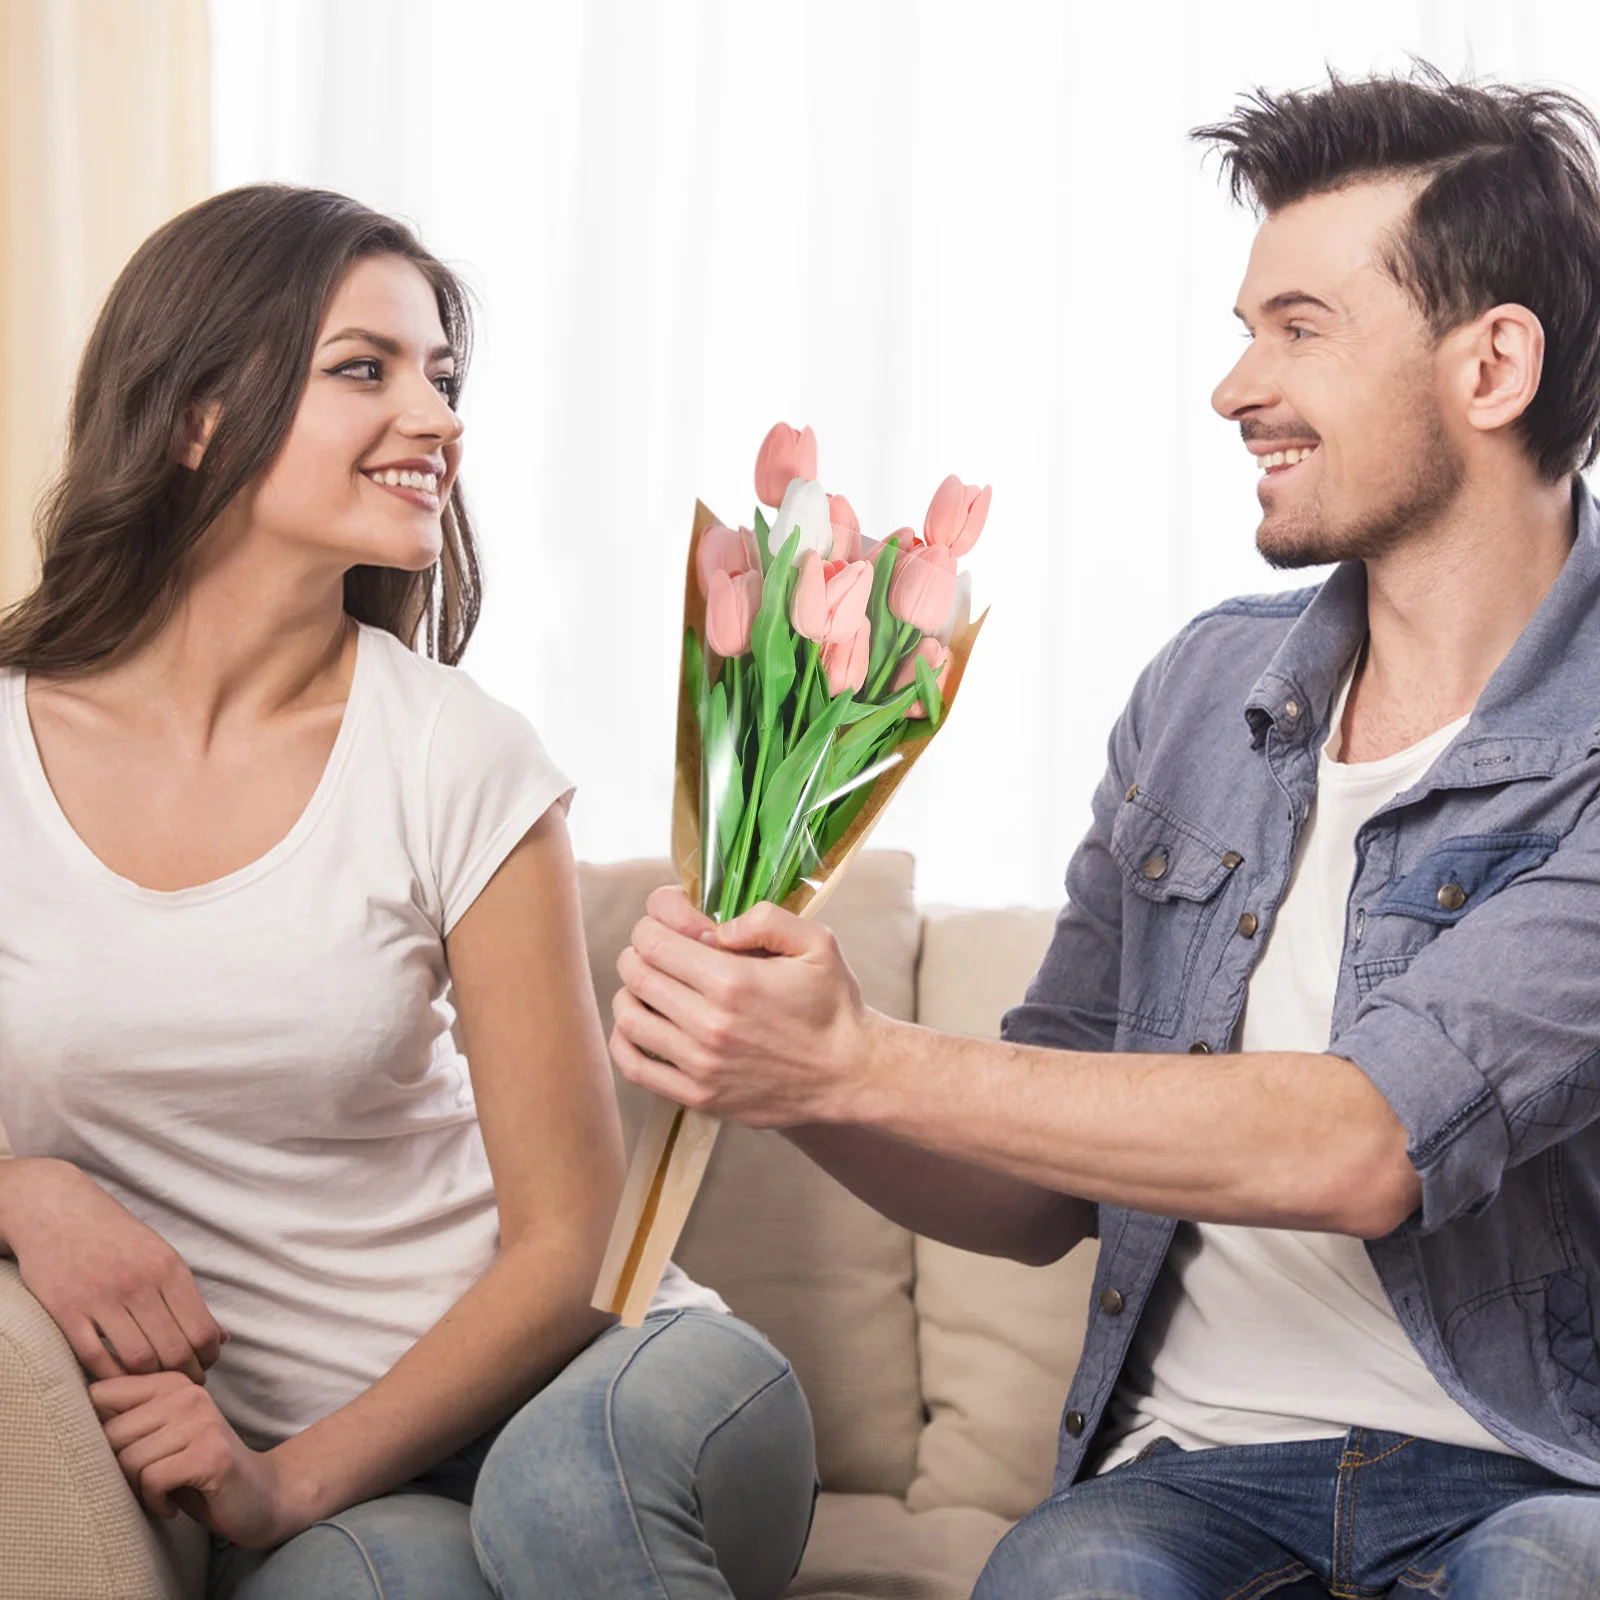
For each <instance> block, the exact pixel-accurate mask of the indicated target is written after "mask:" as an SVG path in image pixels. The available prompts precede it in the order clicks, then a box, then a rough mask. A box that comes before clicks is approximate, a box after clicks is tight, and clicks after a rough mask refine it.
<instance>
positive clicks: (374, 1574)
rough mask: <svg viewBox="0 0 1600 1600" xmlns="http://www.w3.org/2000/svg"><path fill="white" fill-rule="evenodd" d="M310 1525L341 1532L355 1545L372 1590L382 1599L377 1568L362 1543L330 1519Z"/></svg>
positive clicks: (382, 1594)
mask: <svg viewBox="0 0 1600 1600" xmlns="http://www.w3.org/2000/svg"><path fill="white" fill-rule="evenodd" d="M311 1526H312V1527H313V1528H331V1529H332V1530H333V1531H334V1532H335V1533H339V1534H343V1535H344V1537H345V1538H346V1539H348V1540H349V1541H350V1543H351V1544H352V1545H354V1546H355V1548H356V1553H357V1554H358V1555H359V1556H360V1557H361V1564H362V1565H363V1566H364V1567H365V1568H366V1569H367V1576H368V1577H369V1578H370V1579H371V1580H372V1592H373V1593H374V1594H375V1595H376V1596H377V1597H378V1600H384V1592H383V1580H382V1579H381V1578H380V1577H379V1576H378V1569H377V1567H376V1566H375V1565H374V1564H373V1560H372V1555H371V1553H370V1552H369V1551H368V1549H367V1547H366V1546H365V1545H364V1544H362V1542H361V1540H360V1539H359V1538H357V1537H356V1535H355V1534H353V1533H352V1532H351V1531H350V1530H349V1529H348V1528H347V1527H345V1526H344V1525H343V1524H342V1523H338V1522H334V1521H332V1520H331V1519H324V1520H323V1521H321V1522H314V1523H312V1524H311Z"/></svg>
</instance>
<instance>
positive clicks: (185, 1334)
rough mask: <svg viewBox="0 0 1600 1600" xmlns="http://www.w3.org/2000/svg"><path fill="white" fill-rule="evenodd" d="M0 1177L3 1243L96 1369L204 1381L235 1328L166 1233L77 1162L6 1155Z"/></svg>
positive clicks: (108, 1374) (102, 1374)
mask: <svg viewBox="0 0 1600 1600" xmlns="http://www.w3.org/2000/svg"><path fill="white" fill-rule="evenodd" d="M0 1180H3V1181H0V1188H3V1191H4V1192H3V1201H4V1203H3V1206H0V1223H3V1231H0V1249H9V1250H10V1252H11V1254H12V1255H14V1256H15V1257H16V1259H17V1270H18V1272H19V1273H20V1274H21V1275H22V1281H23V1283H24V1284H25V1285H26V1286H27V1288H28V1290H29V1292H30V1293H31V1294H32V1295H33V1296H34V1298H35V1299H36V1300H37V1301H38V1302H39V1304H40V1305H42V1306H43V1307H44V1308H45V1310H46V1311H48V1312H49V1313H50V1315H51V1317H52V1318H53V1319H54V1321H55V1323H56V1326H57V1327H58V1328H60V1329H61V1331H62V1333H64V1334H65V1335H66V1337H67V1342H68V1343H69V1344H70V1345H71V1346H72V1349H73V1352H74V1354H76V1356H77V1358H78V1360H79V1361H81V1362H82V1363H83V1366H84V1368H85V1370H86V1371H87V1372H88V1373H89V1375H90V1376H91V1377H93V1378H114V1377H117V1376H119V1375H121V1374H128V1373H153V1372H160V1371H162V1370H163V1369H164V1370H166V1371H169V1372H179V1373H182V1374H183V1375H184V1377H185V1379H188V1380H193V1382H195V1383H204V1382H205V1371H206V1368H207V1367H209V1366H211V1365H212V1364H213V1363H214V1362H215V1361H216V1359H217V1356H218V1354H219V1352H220V1351H221V1349H222V1346H223V1344H224V1343H225V1342H226V1341H227V1337H228V1336H227V1334H226V1333H225V1332H223V1330H222V1328H221V1327H220V1326H218V1324H217V1320H216V1318H215V1317H213V1316H212V1315H211V1312H210V1311H209V1310H208V1309H207V1307H206V1303H205V1301H204V1300H202V1299H201V1297H200V1291H199V1290H198V1289H197V1288H196V1287H195V1282H194V1278H193V1276H192V1275H191V1274H190V1272H189V1269H188V1267H187V1266H186V1265H185V1264H184V1262H183V1259H182V1257H180V1256H179V1254H178V1252H177V1251H176V1250H174V1249H173V1248H172V1246H171V1245H170V1244H168V1243H167V1241H166V1240H165V1239H163V1238H162V1237H161V1235H160V1234H158V1233H156V1232H155V1231H154V1230H153V1229H151V1228H148V1227H146V1226H145V1224H144V1223H142V1222H140V1221H139V1219H138V1218H137V1217H135V1216H133V1215H131V1214H130V1213H129V1212H128V1211H127V1210H126V1208H124V1207H123V1206H122V1205H120V1204H119V1203H118V1202H117V1201H116V1200H114V1199H113V1198H112V1197H111V1196H110V1195H109V1194H107V1193H106V1192H105V1190H104V1189H102V1188H101V1187H100V1186H99V1184H97V1183H96V1182H95V1181H94V1180H93V1179H92V1178H90V1177H88V1176H87V1175H86V1174H85V1173H83V1172H81V1171H79V1169H78V1168H77V1167H75V1166H72V1165H71V1164H70V1163H69V1162H66V1161H54V1160H16V1161H8V1162H6V1163H5V1168H4V1172H3V1173H0Z"/></svg>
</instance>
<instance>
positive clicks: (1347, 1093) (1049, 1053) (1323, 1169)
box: [841, 1015, 1419, 1237]
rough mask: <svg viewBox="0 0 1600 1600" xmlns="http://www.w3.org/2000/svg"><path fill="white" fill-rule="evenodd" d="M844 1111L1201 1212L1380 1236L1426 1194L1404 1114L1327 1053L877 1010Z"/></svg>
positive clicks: (1091, 1192) (998, 1160) (939, 1147)
mask: <svg viewBox="0 0 1600 1600" xmlns="http://www.w3.org/2000/svg"><path fill="white" fill-rule="evenodd" d="M867 1040H868V1046H867V1048H868V1052H869V1055H870V1061H869V1063H868V1064H867V1066H866V1069H865V1070H864V1071H863V1072H862V1073H861V1074H860V1075H859V1079H858V1086H857V1087H856V1088H855V1089H854V1090H853V1092H852V1095H851V1098H850V1101H849V1103H848V1105H847V1106H844V1107H841V1110H842V1112H843V1114H844V1115H845V1116H847V1117H848V1118H849V1119H850V1120H852V1121H854V1122H857V1123H859V1124H860V1125H861V1126H864V1127H866V1128H870V1129H872V1130H874V1131H876V1132H878V1133H881V1134H885V1135H888V1136H889V1137H890V1138H891V1139H895V1140H901V1141H904V1142H907V1143H910V1144H914V1145H917V1146H919V1147H921V1148H922V1149H925V1150H929V1151H933V1152H936V1153H938V1154H939V1155H943V1156H947V1157H951V1158H953V1159H954V1160H956V1161H958V1162H970V1163H972V1164H973V1165H977V1166H981V1167H983V1168H985V1169H986V1170H988V1171H991V1172H995V1173H1000V1174H1003V1175H1005V1176H1007V1177H1010V1178H1014V1179H1018V1180H1020V1181H1022V1182H1023V1183H1025V1184H1033V1185H1037V1186H1039V1187H1040V1188H1043V1189H1047V1190H1053V1191H1056V1192H1059V1193H1063V1194H1074V1195H1080V1196H1082V1197H1084V1198H1085V1199H1087V1200H1093V1201H1103V1202H1106V1203H1108V1204H1112V1205H1119V1206H1127V1207H1130V1208H1132V1209H1135V1210H1140V1211H1151V1212H1155V1213H1157V1214H1160V1215H1164V1216H1174V1217H1184V1218H1188V1219H1190V1220H1193V1221H1197V1222H1228V1223H1241V1224H1249V1225H1255V1226H1261V1227H1280V1228H1304V1229H1311V1230H1317V1231H1324V1232H1337V1233H1349V1234H1355V1235H1359V1236H1366V1237H1376V1236H1379V1235H1381V1234H1384V1233H1387V1232H1389V1231H1391V1230H1392V1229H1393V1228H1394V1227H1396V1226H1398V1225H1399V1223H1400V1222H1401V1221H1402V1220H1404V1218H1405V1217H1406V1216H1408V1215H1409V1214H1410V1212H1411V1211H1412V1210H1414V1209H1415V1206H1416V1204H1417V1199H1418V1194H1419V1189H1418V1184H1417V1179H1416V1176H1415V1173H1414V1172H1413V1170H1412V1168H1411V1165H1410V1162H1409V1160H1408V1158H1407V1156H1406V1135H1405V1130H1404V1128H1403V1127H1402V1125H1401V1123H1400V1122H1399V1119H1398V1118H1396V1117H1395V1115H1394V1113H1393V1111H1392V1110H1391V1109H1390V1108H1389V1105H1388V1103H1387V1102H1386V1101H1385V1100H1384V1099H1383V1097H1382V1095H1381V1094H1380V1093H1379V1092H1378V1090H1377V1089H1376V1088H1375V1087H1374V1086H1373V1084H1372V1083H1371V1081H1370V1080H1369V1079H1368V1078H1367V1077H1366V1075H1365V1074H1364V1073H1362V1072H1361V1070H1360V1069H1359V1068H1358V1067H1356V1066H1355V1065H1354V1064H1352V1063H1351V1062H1348V1061H1345V1060H1344V1059H1342V1058H1341V1057H1338V1056H1332V1055H1310V1054H1291V1053H1279V1052H1261V1053H1253V1054H1248V1055H1227V1056H1206V1057H1191V1056H1188V1055H1138V1054H1120V1053H1119V1054H1104V1055H1101V1054H1088V1053H1082V1052H1077V1051H1060V1050H1043V1049H1036V1048H1033V1047H1030V1046H1026V1045H1016V1044H1005V1043H997V1042H994V1041H990V1040H984V1039H968V1038H962V1037H957V1036H955V1035H951V1034H941V1033H935V1032H933V1031H931V1030H929V1029H926V1028H919V1027H917V1026H915V1025H914V1024H911V1023H901V1022H894V1021H891V1020H890V1019H888V1018H885V1017H879V1016H876V1015H873V1016H871V1017H870V1026H869V1028H868V1030H867Z"/></svg>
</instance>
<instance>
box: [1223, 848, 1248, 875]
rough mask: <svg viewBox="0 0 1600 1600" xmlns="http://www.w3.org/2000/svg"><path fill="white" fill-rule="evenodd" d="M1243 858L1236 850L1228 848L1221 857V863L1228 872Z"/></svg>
mask: <svg viewBox="0 0 1600 1600" xmlns="http://www.w3.org/2000/svg"><path fill="white" fill-rule="evenodd" d="M1243 860H1244V857H1243V856H1242V855H1240V854H1239V852H1238V851H1237V850H1230V851H1229V852H1228V853H1227V854H1226V855H1225V856H1224V857H1223V858H1222V864H1223V866H1225V867H1226V868H1227V869H1228V871H1229V872H1232V871H1233V869H1234V868H1235V867H1237V866H1238V865H1239V864H1240V863H1241V862H1242V861H1243Z"/></svg>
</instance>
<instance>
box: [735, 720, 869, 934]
mask: <svg viewBox="0 0 1600 1600" xmlns="http://www.w3.org/2000/svg"><path fill="white" fill-rule="evenodd" d="M849 704H850V695H849V694H848V693H846V694H841V695H839V696H838V697H837V698H836V699H834V700H830V701H829V702H828V707H827V710H826V711H824V712H823V714H822V715H821V716H820V717H819V718H818V719H817V720H816V721H815V722H814V723H812V725H811V726H810V727H809V728H807V729H806V731H805V734H804V736H803V737H802V738H801V740H800V742H799V744H797V745H796V746H795V747H794V751H793V753H792V754H791V755H789V756H787V757H785V758H784V760H783V761H782V762H781V763H780V764H779V766H778V769H777V771H775V772H774V773H773V774H772V777H771V778H770V779H769V780H768V782H767V784H766V791H765V793H764V794H762V796H761V799H760V802H759V804H760V811H759V813H758V815H757V819H756V827H757V831H758V833H759V836H760V844H759V847H758V850H759V854H758V858H757V859H758V867H757V870H756V873H755V875H754V878H753V880H752V883H751V887H750V892H749V893H748V894H747V895H746V904H753V903H754V901H756V900H759V899H762V898H764V896H765V894H766V889H767V887H768V886H769V885H771V884H772V883H773V879H774V877H775V876H776V874H777V871H778V868H779V866H780V865H782V863H783V861H784V858H785V857H786V856H787V855H788V854H789V852H790V850H791V849H792V848H793V845H794V842H795V836H796V834H797V832H798V831H799V830H800V829H801V828H802V827H803V826H805V824H806V811H807V809H808V806H809V804H810V802H811V801H812V800H813V799H814V797H815V795H816V793H817V790H818V788H819V786H820V784H821V781H822V779H823V778H824V777H825V776H826V775H827V772H828V770H829V766H830V762H829V754H830V751H829V746H830V744H831V743H832V740H833V736H834V733H835V731H836V730H837V729H838V726H839V721H840V719H841V718H842V717H843V716H844V713H845V710H846V709H847V707H848V706H849Z"/></svg>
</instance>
